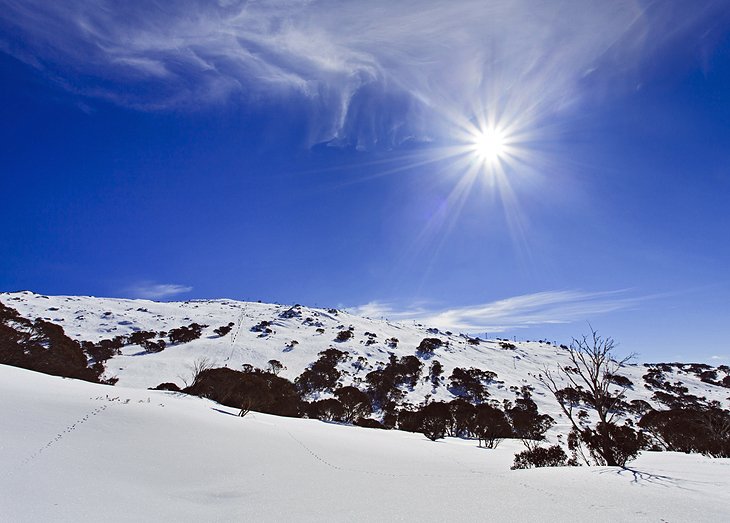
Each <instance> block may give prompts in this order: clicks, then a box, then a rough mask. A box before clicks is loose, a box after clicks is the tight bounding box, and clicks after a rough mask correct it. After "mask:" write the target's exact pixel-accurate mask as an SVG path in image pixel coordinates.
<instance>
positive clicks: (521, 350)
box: [0, 292, 730, 431]
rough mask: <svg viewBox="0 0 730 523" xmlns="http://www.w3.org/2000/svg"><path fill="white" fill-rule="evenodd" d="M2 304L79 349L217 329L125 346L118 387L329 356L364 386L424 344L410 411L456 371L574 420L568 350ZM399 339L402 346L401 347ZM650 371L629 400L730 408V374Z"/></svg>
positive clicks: (315, 321) (390, 330)
mask: <svg viewBox="0 0 730 523" xmlns="http://www.w3.org/2000/svg"><path fill="white" fill-rule="evenodd" d="M0 302H2V303H4V304H6V305H7V306H9V307H12V308H14V309H16V310H17V311H18V312H19V313H20V314H21V315H22V316H24V317H26V318H30V319H34V318H43V319H46V320H47V321H50V322H53V323H56V324H58V325H61V326H62V327H63V328H64V330H65V333H66V334H67V335H68V336H70V337H71V338H74V339H76V340H79V341H82V340H88V341H98V340H101V339H108V338H112V337H114V336H118V335H128V334H130V333H133V332H135V331H170V330H171V329H174V328H178V327H181V326H184V325H188V324H190V323H191V322H196V323H198V324H201V325H207V327H206V328H205V329H204V330H203V334H202V336H201V337H200V339H196V340H194V341H191V342H189V343H182V344H179V345H170V346H168V347H166V348H165V349H164V350H163V351H161V352H147V351H145V350H144V349H143V348H142V347H140V346H139V345H128V346H125V347H123V348H122V351H121V355H118V356H114V357H113V358H111V359H110V360H109V361H107V362H106V363H105V367H106V371H105V374H104V375H105V377H106V378H112V377H116V378H118V382H117V386H118V387H125V388H143V389H146V388H150V387H155V386H157V385H158V384H160V383H163V382H172V383H176V384H177V385H179V386H180V387H182V386H184V384H185V381H187V380H190V379H191V366H192V363H193V362H194V361H196V360H199V359H200V358H207V359H208V360H209V362H210V363H211V364H213V365H214V366H217V367H228V368H231V369H241V368H242V366H243V365H244V364H251V365H253V366H255V367H258V368H262V369H263V368H266V367H267V362H268V361H270V360H272V359H275V360H278V361H280V362H281V363H282V364H283V365H284V369H283V370H282V371H281V376H283V377H286V378H288V379H290V380H294V379H295V378H296V377H297V376H299V375H300V374H301V373H302V371H304V369H305V368H306V367H307V366H308V365H310V364H311V363H312V362H314V361H315V360H316V359H317V357H318V356H317V355H318V353H319V352H320V351H323V350H325V349H327V348H328V347H336V348H337V349H338V350H341V351H347V352H348V353H349V356H350V359H349V360H348V361H347V362H345V363H342V364H341V365H340V367H341V369H342V371H343V376H342V379H341V384H343V385H348V384H355V385H361V384H363V380H364V377H365V375H366V374H367V373H368V372H369V371H371V370H373V369H376V368H379V366H382V364H383V363H384V362H387V361H388V356H389V353H393V354H395V355H396V356H397V357H402V356H408V355H414V354H416V349H417V347H418V346H419V344H420V343H421V342H422V340H423V339H425V338H437V339H439V340H441V341H442V342H443V345H441V346H440V347H437V348H435V349H434V351H433V354H432V355H428V354H427V355H419V358H420V359H421V360H422V362H423V364H424V368H423V371H422V373H423V375H424V376H423V377H422V378H421V379H420V380H419V382H418V383H417V384H416V386H414V387H412V388H410V387H406V388H404V391H403V392H404V394H405V396H404V401H405V402H408V403H411V404H419V403H422V402H423V401H424V400H425V399H431V400H445V401H448V400H452V399H454V395H453V394H452V392H451V391H450V390H449V389H448V387H447V382H448V380H447V377H448V376H449V375H450V374H451V372H452V370H453V369H454V368H457V367H460V368H470V367H476V368H479V369H483V370H488V371H491V372H494V373H496V375H497V376H496V378H495V379H494V381H493V383H491V384H490V385H489V387H488V392H489V394H490V400H498V401H502V400H514V398H515V393H516V392H517V391H518V390H519V389H520V388H522V387H523V386H525V385H529V386H531V387H534V391H533V399H534V400H535V402H536V403H537V404H538V406H539V409H540V411H541V412H545V413H548V414H550V415H551V416H553V417H554V418H555V419H556V421H557V422H558V424H557V425H556V427H555V429H556V430H559V431H562V430H563V429H564V428H565V427H562V426H561V425H564V424H565V423H566V421H565V420H564V419H562V418H563V415H562V413H561V412H560V409H559V408H558V404H557V402H556V401H555V399H554V397H553V396H552V395H551V394H550V393H549V392H548V391H547V390H546V389H545V387H544V386H543V385H542V384H541V383H540V381H539V380H538V379H537V378H536V376H537V375H538V374H540V373H542V372H544V370H545V368H555V366H556V365H557V364H558V363H561V364H566V363H567V351H566V350H564V349H563V348H560V347H558V346H555V345H551V344H548V343H541V342H515V343H512V342H509V343H506V342H503V341H500V340H489V341H484V340H476V339H472V338H469V337H467V336H463V335H460V334H458V333H448V332H440V331H437V330H435V329H429V328H428V326H421V325H417V324H414V323H410V324H404V323H397V322H389V321H386V320H382V319H369V318H362V317H358V316H353V315H351V314H348V313H347V312H345V311H341V310H340V311H336V310H332V309H329V310H327V309H314V308H309V307H304V306H294V307H290V306H284V305H274V304H264V303H251V302H240V301H234V300H205V301H203V300H196V301H188V302H169V303H160V302H153V301H147V300H125V299H111V298H93V297H81V296H42V295H38V294H34V293H31V292H19V293H2V294H0ZM262 322H264V323H262ZM230 323H233V326H232V330H231V331H230V332H229V333H227V334H226V335H224V336H218V335H217V334H215V333H214V332H213V331H214V330H215V329H216V328H218V327H220V326H225V325H228V324H230ZM257 327H259V328H257ZM267 329H268V330H270V332H269V333H267ZM348 329H350V331H351V333H352V336H351V338H349V339H347V340H346V341H341V342H338V341H335V339H336V338H337V336H338V334H339V333H341V332H342V331H345V330H348ZM394 339H395V340H397V343H393V340H394ZM434 361H438V362H439V363H441V365H442V366H443V374H442V376H441V377H440V381H439V382H438V384H437V385H436V386H434V384H433V383H432V382H431V381H430V380H429V379H428V377H427V374H428V368H429V366H430V365H432V363H433V362H434ZM708 369H709V372H710V373H714V374H713V375H712V376H713V378H714V379H710V380H708V379H707V376H706V375H705V376H704V381H703V378H702V372H708ZM648 370H649V369H648V368H647V367H645V366H644V365H642V364H638V363H635V364H632V365H627V366H625V367H624V368H623V369H622V370H621V375H622V376H624V377H626V378H628V379H629V380H630V382H631V383H632V385H631V386H630V387H629V388H628V389H627V391H626V396H627V401H629V402H630V401H632V400H644V401H647V402H649V403H650V404H652V405H657V401H656V400H655V399H653V396H654V395H655V394H656V393H657V392H660V393H661V392H662V390H663V389H662V387H663V386H664V385H662V384H665V385H666V386H669V387H670V390H671V387H675V386H677V385H681V386H682V387H686V390H687V392H686V394H687V395H691V396H696V397H698V398H704V400H703V401H707V402H709V401H718V402H720V404H721V405H723V407H724V408H728V407H730V388H727V387H723V386H719V385H718V383H720V382H721V381H722V380H723V378H724V377H726V376H728V375H730V374H729V371H730V369H726V368H720V369H712V368H709V367H708V366H691V365H684V366H676V365H675V366H671V367H669V366H659V367H654V368H653V370H654V372H655V373H656V374H654V378H656V377H657V376H658V377H659V379H654V380H653V381H651V382H647V380H646V379H645V376H646V374H647V372H648ZM726 381H728V380H727V379H726ZM658 382H659V385H658ZM647 385H648V386H647Z"/></svg>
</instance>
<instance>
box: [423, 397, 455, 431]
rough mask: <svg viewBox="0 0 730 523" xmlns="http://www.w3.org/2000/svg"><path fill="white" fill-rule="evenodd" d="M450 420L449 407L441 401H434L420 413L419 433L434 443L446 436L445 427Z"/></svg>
mask: <svg viewBox="0 0 730 523" xmlns="http://www.w3.org/2000/svg"><path fill="white" fill-rule="evenodd" d="M450 419H451V412H450V411H449V405H448V404H447V403H444V402H443V401H434V402H432V403H429V404H428V405H426V406H425V407H423V408H422V409H421V411H420V424H421V432H423V434H424V435H425V436H426V437H427V438H428V439H430V440H431V441H436V440H437V439H442V438H443V437H444V436H446V427H447V425H448V424H449V421H450Z"/></svg>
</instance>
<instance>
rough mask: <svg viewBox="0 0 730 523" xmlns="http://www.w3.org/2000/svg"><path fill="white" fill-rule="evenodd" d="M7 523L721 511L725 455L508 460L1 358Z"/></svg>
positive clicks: (0, 497)
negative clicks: (538, 464)
mask: <svg viewBox="0 0 730 523" xmlns="http://www.w3.org/2000/svg"><path fill="white" fill-rule="evenodd" d="M0 419H2V423H1V424H0V521H51V520H53V521H59V520H60V521H96V520H100V519H104V520H111V521H160V520H168V521H170V520H181V521H216V520H217V521H221V520H225V521H259V520H285V519H288V520H295V521H301V520H309V521H314V520H317V521H322V520H332V521H350V520H371V521H373V520H414V521H415V520H433V521H435V520H442V521H443V520H482V521H487V520H488V521H558V520H559V521H671V522H676V521H728V520H730V460H728V459H709V458H705V457H702V456H698V455H683V454H675V453H645V454H644V455H643V456H641V457H640V458H639V459H638V460H636V461H635V462H634V463H632V469H631V470H622V469H618V468H610V467H597V468H587V467H581V468H554V469H536V470H522V471H511V470H509V467H510V465H511V463H512V457H513V454H514V453H515V452H518V451H519V450H521V445H520V444H517V443H516V442H511V441H508V442H504V443H503V444H502V445H500V447H499V448H498V449H496V450H485V449H479V448H477V446H476V444H475V443H474V442H471V441H462V440H457V439H446V440H441V441H438V442H431V441H429V440H427V439H426V438H425V437H424V436H423V435H421V434H411V433H405V432H398V431H384V430H375V429H364V428H358V427H346V426H340V425H335V424H328V423H324V422H321V421H316V420H307V419H289V418H280V417H275V416H268V415H263V414H258V413H250V414H249V415H248V416H247V417H245V418H239V417H236V416H235V415H234V412H233V411H232V410H231V409H229V408H226V407H221V406H219V405H217V404H214V403H211V402H209V401H207V400H203V399H199V398H194V397H186V396H182V395H177V394H174V393H167V392H158V391H147V390H134V389H128V388H119V387H109V386H104V385H96V384H92V383H86V382H81V381H75V380H70V379H64V378H58V377H52V376H46V375H43V374H38V373H34V372H30V371H26V370H22V369H17V368H13V367H8V366H2V365H0Z"/></svg>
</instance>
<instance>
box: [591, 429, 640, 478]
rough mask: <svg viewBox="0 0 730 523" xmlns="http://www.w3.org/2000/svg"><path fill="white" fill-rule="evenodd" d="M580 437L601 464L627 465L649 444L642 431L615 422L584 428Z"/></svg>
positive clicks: (592, 455) (594, 458) (595, 459)
mask: <svg viewBox="0 0 730 523" xmlns="http://www.w3.org/2000/svg"><path fill="white" fill-rule="evenodd" d="M579 437H580V440H581V441H582V442H583V443H585V444H586V447H588V450H589V451H590V453H591V457H592V458H593V460H594V461H595V462H596V463H597V464H599V465H611V466H619V467H625V466H626V463H628V462H629V461H631V460H633V459H634V458H636V456H638V455H639V452H640V451H641V450H642V449H643V448H645V447H646V446H647V444H648V441H647V440H646V438H645V437H644V435H643V434H641V433H640V432H636V431H635V430H634V429H632V428H631V427H629V426H628V425H617V424H615V423H603V422H599V423H598V424H597V425H596V428H595V429H591V428H585V429H583V430H582V431H581V432H580V434H579Z"/></svg>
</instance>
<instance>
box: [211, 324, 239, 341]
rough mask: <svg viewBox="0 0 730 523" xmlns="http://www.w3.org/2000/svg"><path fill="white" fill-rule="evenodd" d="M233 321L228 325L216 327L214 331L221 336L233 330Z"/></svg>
mask: <svg viewBox="0 0 730 523" xmlns="http://www.w3.org/2000/svg"><path fill="white" fill-rule="evenodd" d="M233 325H234V323H233V322H230V323H229V324H228V325H221V326H220V327H218V328H217V329H214V330H213V332H214V333H216V334H217V335H218V336H219V337H220V338H222V337H223V336H225V335H226V334H228V333H229V332H231V330H232V329H233Z"/></svg>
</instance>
